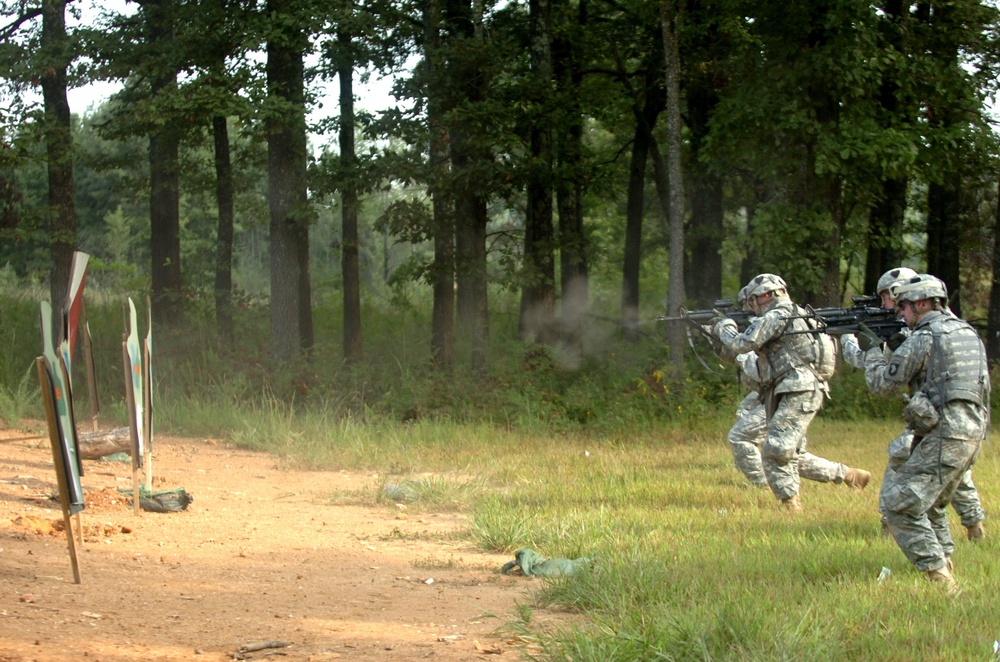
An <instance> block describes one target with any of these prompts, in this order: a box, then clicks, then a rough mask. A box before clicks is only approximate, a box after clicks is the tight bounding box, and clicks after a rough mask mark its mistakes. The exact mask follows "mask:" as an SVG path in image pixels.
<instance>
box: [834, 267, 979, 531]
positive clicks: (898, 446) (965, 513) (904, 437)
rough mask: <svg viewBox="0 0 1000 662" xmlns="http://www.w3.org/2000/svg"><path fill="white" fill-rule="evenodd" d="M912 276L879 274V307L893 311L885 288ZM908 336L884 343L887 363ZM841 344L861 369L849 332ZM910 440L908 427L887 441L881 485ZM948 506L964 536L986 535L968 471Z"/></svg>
mask: <svg viewBox="0 0 1000 662" xmlns="http://www.w3.org/2000/svg"><path fill="white" fill-rule="evenodd" d="M916 275H917V272H916V271H914V270H913V269H907V268H906V267H898V268H896V269H890V270H889V271H887V272H885V273H884V274H882V277H881V278H879V279H878V284H877V285H876V290H875V294H877V295H878V296H879V298H881V300H882V307H883V308H885V309H887V310H894V309H895V308H896V302H895V301H893V300H892V296H891V295H890V294H889V289H890V288H891V287H892V286H893V285H897V284H899V283H902V282H904V281H907V280H909V279H910V278H913V277H914V276H916ZM945 311H946V312H949V313H950V312H951V311H950V310H948V309H947V307H946V308H945ZM909 335H910V332H909V329H907V330H905V331H901V332H900V333H898V334H895V335H893V336H892V337H890V338H889V339H888V340H887V341H886V342H885V350H884V351H885V357H886V361H887V362H888V360H889V358H890V357H891V356H892V352H894V351H895V350H896V349H897V348H898V347H899V346H900V344H902V342H903V340H905V339H906V338H907V337H908V336H909ZM872 342H873V341H872V338H871V336H867V337H866V340H865V343H866V345H872ZM843 343H844V361H845V362H846V363H847V364H848V365H850V366H853V367H855V368H858V369H861V370H864V368H865V351H864V350H863V349H861V347H860V346H859V345H858V340H857V339H856V338H855V337H854V336H852V335H847V336H844V338H843ZM879 343H881V341H879ZM872 346H874V345H872ZM912 443H913V430H911V429H909V428H908V427H905V428H903V431H902V433H900V435H899V436H898V437H896V438H895V439H893V440H892V441H890V442H889V449H888V451H889V461H888V463H887V464H886V467H885V476H884V477H883V479H882V482H883V484H885V483H886V482H888V481H890V480H892V478H893V476H894V475H895V473H896V470H897V469H898V468H899V467H900V466H901V465H902V464H903V463H904V462H906V460H907V458H909V457H910V445H911V444H912ZM878 506H879V507H878V509H879V512H880V513H881V514H882V527H883V528H882V530H883V533H884V534H885V535H888V534H889V530H888V524H887V522H886V519H885V504H884V503H882V500H881V499H879V504H878ZM951 507H952V508H954V509H955V512H956V513H958V516H959V517H960V518H961V520H962V526H963V527H965V537H966V538H968V539H969V540H971V541H972V542H979V541H980V540H982V539H983V538H985V537H986V529H985V528H984V527H983V520H984V519H986V513H985V512H984V511H983V506H982V503H981V501H980V500H979V492H978V490H976V486H975V484H974V483H973V482H972V472H971V471H967V472H965V473H964V474H963V475H962V479H961V480H960V481H959V483H958V487H957V488H956V489H955V493H954V494H953V495H952V497H951Z"/></svg>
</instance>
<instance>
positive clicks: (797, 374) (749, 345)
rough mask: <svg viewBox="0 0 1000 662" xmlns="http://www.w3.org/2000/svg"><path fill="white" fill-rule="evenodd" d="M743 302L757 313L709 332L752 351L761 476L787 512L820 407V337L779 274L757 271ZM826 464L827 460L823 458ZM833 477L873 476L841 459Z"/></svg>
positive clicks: (736, 348) (795, 504)
mask: <svg viewBox="0 0 1000 662" xmlns="http://www.w3.org/2000/svg"><path fill="white" fill-rule="evenodd" d="M746 296H747V302H748V303H749V304H750V307H751V308H752V310H753V312H754V313H755V314H756V315H757V317H756V318H755V319H754V320H753V321H752V322H751V323H750V325H749V326H748V327H747V329H746V330H745V331H744V332H743V333H740V332H739V331H738V329H737V327H736V322H734V321H733V320H731V319H728V318H720V319H718V320H717V321H716V322H715V325H714V328H713V334H714V335H715V336H716V337H718V338H719V340H720V341H721V342H722V344H723V345H724V346H725V347H726V348H728V349H729V350H730V351H731V352H733V353H734V354H737V355H739V354H746V353H748V352H755V353H756V357H757V360H756V365H757V370H758V373H759V381H760V384H761V386H760V395H761V400H762V402H763V406H764V420H765V421H766V425H767V434H766V436H765V438H764V442H763V444H762V448H761V460H762V465H763V469H764V475H765V477H766V479H767V483H768V485H769V486H770V488H771V491H772V492H773V493H774V495H775V496H776V497H777V498H778V499H779V500H780V501H781V502H782V503H783V504H784V505H785V507H786V508H787V509H788V510H791V511H798V510H801V509H802V506H801V504H800V502H799V468H800V467H799V464H800V461H801V460H802V459H803V457H804V456H806V430H807V429H808V427H809V423H810V422H811V421H812V419H813V418H814V417H815V416H816V412H817V411H819V409H820V407H821V406H822V405H823V398H824V397H825V395H826V393H827V391H828V387H827V384H826V380H827V379H828V378H829V376H830V375H829V374H826V373H825V371H824V369H823V368H822V367H821V366H823V365H826V364H827V363H828V361H829V359H831V358H833V357H824V356H823V353H824V349H825V348H826V345H825V344H824V343H822V342H821V341H820V338H819V337H818V335H817V334H816V333H813V331H814V329H812V328H811V327H810V326H809V325H808V323H807V322H806V320H805V319H804V318H803V315H802V313H801V311H800V310H799V308H798V307H797V306H796V305H795V304H794V303H792V301H791V299H790V298H789V297H788V292H787V286H786V285H785V281H784V280H782V279H781V277H780V276H775V275H774V274H761V275H759V276H757V277H755V278H754V279H753V280H751V281H750V282H749V283H748V284H747V286H746ZM824 462H826V461H824ZM829 464H830V465H832V466H833V467H836V472H837V473H839V474H840V475H839V476H836V475H835V476H834V478H833V480H837V478H839V480H837V482H844V483H846V484H848V485H851V486H854V487H859V488H863V487H864V486H865V485H867V483H868V480H869V478H870V477H871V474H869V473H868V472H867V471H864V470H862V469H853V468H849V467H847V466H846V465H843V464H839V463H829Z"/></svg>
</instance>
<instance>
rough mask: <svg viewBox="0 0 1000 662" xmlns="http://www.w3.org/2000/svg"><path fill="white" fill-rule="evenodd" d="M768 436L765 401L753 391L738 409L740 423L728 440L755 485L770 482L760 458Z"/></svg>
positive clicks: (733, 429) (737, 461)
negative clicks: (765, 475) (763, 444)
mask: <svg viewBox="0 0 1000 662" xmlns="http://www.w3.org/2000/svg"><path fill="white" fill-rule="evenodd" d="M766 436H767V416H766V414H765V412H764V404H763V403H762V402H761V400H760V396H759V395H758V394H757V393H756V392H751V393H750V394H749V395H747V397H745V398H743V402H741V403H740V406H739V407H737V408H736V422H735V423H733V427H731V428H729V435H728V439H729V450H730V451H732V453H733V462H734V463H735V464H736V468H737V469H739V470H740V471H741V472H742V473H743V475H744V476H746V477H747V480H749V481H750V482H751V483H753V484H754V485H767V478H765V477H764V467H763V465H762V464H761V460H760V445H761V444H762V443H764V438H765V437H766Z"/></svg>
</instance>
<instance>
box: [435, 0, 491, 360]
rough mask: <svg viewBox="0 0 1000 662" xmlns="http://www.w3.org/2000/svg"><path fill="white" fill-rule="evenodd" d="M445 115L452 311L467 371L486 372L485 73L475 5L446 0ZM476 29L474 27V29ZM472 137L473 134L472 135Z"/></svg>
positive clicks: (461, 1) (479, 6)
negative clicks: (480, 112)
mask: <svg viewBox="0 0 1000 662" xmlns="http://www.w3.org/2000/svg"><path fill="white" fill-rule="evenodd" d="M444 10H445V11H444V18H445V23H446V26H447V35H448V48H447V50H446V53H447V78H448V82H447V86H448V90H449V97H450V100H449V102H448V109H449V112H448V114H447V123H446V126H447V127H448V137H449V146H450V157H451V167H452V183H451V191H452V196H453V199H454V212H455V258H456V260H455V264H456V272H455V273H456V276H457V279H458V283H457V284H458V289H457V310H458V320H459V324H460V326H461V328H462V329H464V330H465V331H466V332H467V333H468V334H469V339H470V346H471V359H472V361H471V363H472V369H473V370H475V371H476V372H482V371H483V370H485V368H486V348H487V343H488V340H489V316H488V306H487V289H486V225H487V222H488V220H489V218H488V215H487V211H486V200H487V195H488V193H487V191H486V190H485V187H483V186H482V177H483V175H484V174H486V173H488V172H489V170H490V167H489V160H490V156H489V153H488V152H487V151H486V150H485V149H484V148H483V144H484V143H485V142H486V135H484V132H483V131H482V128H481V127H480V126H478V125H477V122H476V119H475V118H476V115H475V114H474V112H472V111H474V110H475V109H477V108H478V107H479V106H480V105H481V103H482V101H483V96H484V91H485V89H486V86H487V84H488V74H487V72H486V70H485V67H484V64H485V63H484V61H483V57H484V53H485V49H484V45H483V33H482V29H481V26H482V20H483V17H482V15H481V14H476V13H474V11H480V12H481V11H482V9H481V5H477V6H476V7H475V8H474V7H473V4H472V2H471V0H446V2H445V3H444ZM477 26H478V27H477ZM477 134H478V135H477Z"/></svg>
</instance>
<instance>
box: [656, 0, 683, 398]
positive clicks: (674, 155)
mask: <svg viewBox="0 0 1000 662" xmlns="http://www.w3.org/2000/svg"><path fill="white" fill-rule="evenodd" d="M661 7H662V12H663V13H662V15H661V18H660V21H661V27H662V29H663V56H664V60H665V63H666V65H665V67H664V72H665V74H666V91H667V102H666V116H667V176H668V181H669V186H670V202H669V205H670V214H669V218H668V223H669V227H670V258H669V268H670V281H669V283H668V285H667V309H668V310H669V311H672V312H673V311H677V310H680V308H681V306H683V305H684V171H683V167H682V164H681V132H682V127H681V99H680V94H681V58H680V51H679V43H678V35H677V31H678V24H679V23H680V7H679V3H678V1H677V0H662V5H661ZM667 334H668V335H667V342H668V344H669V346H670V363H671V369H672V372H673V374H672V375H671V377H672V379H673V381H674V382H675V383H680V382H681V379H682V378H683V374H684V372H683V371H684V329H682V328H681V325H680V324H671V325H670V327H669V330H668V332H667Z"/></svg>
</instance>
